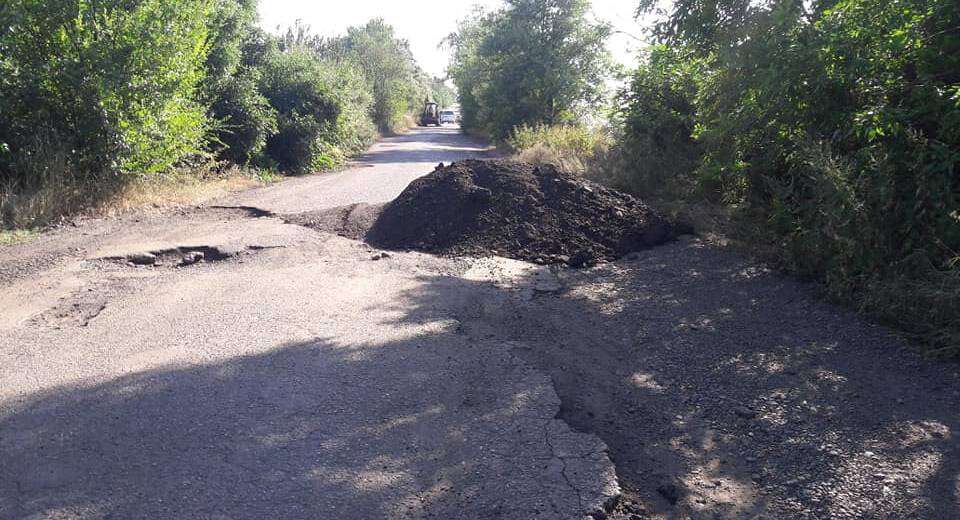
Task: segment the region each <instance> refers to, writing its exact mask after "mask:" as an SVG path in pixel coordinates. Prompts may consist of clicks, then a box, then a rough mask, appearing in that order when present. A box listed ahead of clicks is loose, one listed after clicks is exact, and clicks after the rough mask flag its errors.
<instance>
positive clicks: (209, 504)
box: [0, 327, 577, 519]
mask: <svg viewBox="0 0 960 520" xmlns="http://www.w3.org/2000/svg"><path fill="white" fill-rule="evenodd" d="M456 336H457V332H456V331H455V330H447V329H444V328H442V327H441V328H439V329H437V330H436V333H433V334H428V335H421V336H417V337H413V338H411V339H409V340H403V341H395V342H390V343H386V344H377V343H371V344H369V345H343V344H339V343H338V342H337V341H336V340H335V339H331V338H326V339H317V340H315V341H311V342H305V343H298V344H290V345H285V346H281V347H278V348H276V349H274V350H271V351H269V352H266V353H263V354H259V355H251V356H247V357H242V358H235V359H231V360H229V361H226V362H220V363H213V364H210V365H203V366H171V367H168V368H164V369H160V370H154V371H150V372H144V373H137V374H132V375H129V376H126V377H122V378H119V379H115V380H112V381H109V382H107V383H103V384H98V385H95V386H71V387H64V388H59V389H57V390H54V391H50V392H46V393H43V394H39V395H34V396H32V397H30V398H28V399H26V400H23V401H21V402H17V403H15V404H14V403H11V404H9V405H5V409H3V410H2V413H0V460H2V461H3V464H2V468H0V476H2V484H0V517H2V518H40V517H42V518H47V517H51V518H53V517H57V518H59V517H69V518H74V517H82V518H331V519H333V518H501V517H503V518H506V517H510V518H513V517H515V516H514V515H516V514H519V515H521V516H522V517H523V518H544V519H547V518H557V517H558V515H557V511H569V510H571V509H570V508H574V509H573V510H575V508H576V500H577V496H576V494H575V493H572V492H557V489H556V488H552V487H551V486H557V485H558V482H559V483H562V477H561V476H560V475H559V473H557V472H556V468H554V467H552V465H555V464H557V463H558V460H556V459H554V458H553V455H552V453H549V452H548V451H544V450H545V449H548V448H549V446H547V444H546V443H545V442H544V439H543V437H544V428H545V427H546V426H545V425H547V424H550V422H551V421H555V419H554V415H555V413H556V407H557V403H556V396H555V394H553V392H552V389H550V386H549V380H548V379H546V378H545V377H543V376H541V377H540V378H539V379H537V378H536V377H533V378H531V374H530V373H529V372H530V370H531V369H529V367H526V366H525V365H523V364H522V363H521V364H520V365H519V366H518V365H517V364H516V363H517V360H516V358H512V360H511V358H510V357H509V356H507V355H505V353H504V352H499V353H498V352H497V351H496V349H495V348H492V347H491V348H478V349H468V350H469V352H467V351H464V345H463V342H462V341H458V340H457V338H456ZM491 378H496V383H497V384H496V385H493V384H492V382H491V381H492V379H491ZM516 475H523V476H524V478H522V479H516V478H504V477H510V476H516ZM538 475H542V477H540V478H538V477H537V476H538Z"/></svg>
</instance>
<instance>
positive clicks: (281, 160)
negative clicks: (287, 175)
mask: <svg viewBox="0 0 960 520" xmlns="http://www.w3.org/2000/svg"><path fill="white" fill-rule="evenodd" d="M260 90H261V92H262V93H263V95H264V96H265V97H266V98H267V100H268V101H269V102H270V105H271V106H272V107H273V108H274V109H275V110H276V111H277V133H276V134H274V135H273V136H271V137H269V138H268V139H267V143H266V153H267V155H268V156H269V157H270V159H272V160H273V161H275V162H276V164H277V165H278V167H279V168H281V169H282V170H285V171H290V172H293V173H308V172H312V171H318V170H323V169H327V168H330V167H333V166H335V165H337V164H339V163H341V162H342V161H343V160H344V159H345V158H346V157H347V156H348V155H349V154H351V153H354V152H356V151H358V150H360V149H362V148H363V147H364V146H365V145H366V144H369V141H370V139H371V138H372V136H373V134H374V132H373V128H372V126H373V125H372V122H370V121H369V120H366V118H365V114H366V113H367V112H368V110H369V104H370V101H369V98H366V97H365V96H364V93H365V90H364V88H363V84H362V81H361V78H360V76H359V74H357V73H356V71H354V70H352V69H351V68H350V67H349V66H345V65H337V64H334V63H332V62H326V61H324V60H322V59H321V58H320V57H318V56H317V55H316V53H314V52H312V51H310V50H308V49H306V48H296V49H290V50H287V51H275V52H272V53H271V54H270V55H268V56H267V58H266V60H265V62H264V64H263V66H262V68H261V78H260Z"/></svg>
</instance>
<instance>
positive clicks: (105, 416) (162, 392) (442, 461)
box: [0, 128, 619, 519]
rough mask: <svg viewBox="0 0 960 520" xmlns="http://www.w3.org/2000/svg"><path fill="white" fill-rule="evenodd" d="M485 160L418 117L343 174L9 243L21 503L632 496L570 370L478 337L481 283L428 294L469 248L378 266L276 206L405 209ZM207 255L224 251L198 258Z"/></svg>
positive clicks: (10, 396) (15, 463)
mask: <svg viewBox="0 0 960 520" xmlns="http://www.w3.org/2000/svg"><path fill="white" fill-rule="evenodd" d="M483 153H485V147H484V146H483V145H481V144H479V143H476V142H474V141H473V140H471V139H469V138H467V137H465V136H463V135H461V134H460V133H459V132H457V131H456V130H454V129H449V128H444V129H430V130H415V131H413V132H411V133H410V134H408V135H404V136H400V137H394V138H388V139H385V140H384V141H382V142H381V143H379V144H377V145H376V146H375V147H374V148H373V149H372V150H371V151H370V153H368V154H367V155H366V156H364V157H362V158H361V159H360V160H359V161H358V162H357V163H356V164H354V165H352V166H351V167H350V168H348V169H346V170H345V171H342V172H339V173H334V174H331V175H318V176H310V177H303V178H298V179H293V180H290V181H288V182H284V183H280V184H277V185H274V186H270V187H266V188H263V189H259V190H253V191H251V192H247V193H242V194H239V195H237V196H234V197H230V198H228V199H225V200H222V201H218V203H217V206H216V207H208V208H197V209H190V210H185V211H182V212H179V213H173V214H169V213H167V214H155V215H147V214H144V215H131V216H127V217H123V218H120V219H104V220H94V221H88V222H85V223H82V224H80V225H79V226H78V227H77V228H75V229H63V230H58V231H54V232H52V233H49V234H46V235H44V236H43V237H41V238H40V239H39V240H37V241H35V242H31V243H29V244H23V245H20V246H15V247H11V248H6V249H5V250H3V251H0V260H2V263H3V265H4V266H5V268H4V270H3V271H0V282H2V283H3V287H4V289H3V291H2V293H3V297H2V302H0V303H2V304H3V307H2V311H0V313H2V318H0V359H2V363H0V381H2V385H0V460H2V461H3V462H2V464H0V518H58V519H59V518H258V519H259V518H331V519H333V518H438V519H450V518H505V517H511V518H517V517H519V518H542V519H554V518H582V517H583V516H584V515H585V514H587V513H591V512H594V511H600V510H601V509H602V508H603V507H604V506H605V505H608V503H609V502H610V500H611V499H612V498H613V497H615V496H616V495H617V494H618V493H619V488H618V486H617V482H616V476H615V474H614V469H613V465H612V463H611V462H610V460H609V458H608V457H607V454H606V446H605V445H604V444H603V442H602V441H600V440H599V439H598V438H597V437H596V436H593V435H589V434H585V433H578V432H575V431H573V430H571V429H570V428H569V426H567V424H566V423H564V422H563V421H561V420H559V419H557V418H556V415H557V413H558V411H559V408H560V401H559V398H558V397H557V394H556V392H555V391H554V389H553V385H552V383H551V381H550V379H549V377H547V376H546V375H545V374H544V373H543V372H540V371H537V370H535V369H534V368H533V367H532V366H531V365H530V364H528V363H526V362H525V361H523V360H522V359H520V358H519V357H517V356H516V355H515V354H514V349H515V345H513V344H511V343H510V342H507V341H502V340H499V339H489V340H485V339H482V338H472V337H470V336H468V335H466V334H465V333H464V331H463V327H462V324H461V323H460V322H459V321H458V320H457V319H456V318H455V317H454V316H453V314H452V308H453V307H454V306H455V304H456V303H457V302H458V301H459V300H458V299H457V298H453V299H451V300H448V301H444V299H443V298H440V299H434V300H432V301H430V302H422V301H420V300H419V299H418V298H416V296H415V295H417V294H420V293H422V292H423V291H425V290H426V289H425V287H424V285H425V284H427V283H428V280H429V279H431V278H433V277H437V276H448V275H455V273H457V272H461V271H463V269H464V262H467V263H469V261H467V260H451V259H440V258H434V257H430V256H426V255H420V254H412V253H411V254H395V255H392V256H391V257H390V258H389V259H384V260H383V261H373V260H371V258H372V256H373V254H374V253H375V251H373V250H371V249H370V248H369V247H368V246H366V245H364V244H362V243H359V242H355V241H351V240H347V239H344V238H340V237H336V236H332V235H327V234H320V233H316V232H313V231H310V230H307V229H305V228H302V227H299V226H295V225H288V224H286V223H284V222H283V221H282V220H281V219H279V218H276V217H273V216H271V215H272V214H273V213H293V212H297V211H306V210H315V209H318V208H323V207H331V206H336V205H340V204H343V203H352V202H383V201H386V200H389V199H391V198H393V197H394V196H396V195H397V194H398V193H399V192H400V191H401V190H402V189H403V188H404V187H405V186H406V184H407V183H408V182H409V181H410V180H412V179H414V178H416V177H417V176H419V175H422V174H425V173H428V172H429V171H431V170H432V169H433V167H434V166H436V163H438V162H440V161H452V160H455V159H458V158H462V157H467V156H476V155H480V154H483ZM251 208H257V210H256V211H254V210H252V209H251ZM194 251H200V252H204V253H205V258H204V259H203V260H201V261H198V260H197V257H194V256H190V259H191V260H190V262H191V263H186V260H185V259H186V258H187V255H189V254H190V253H192V252H194ZM144 258H150V259H149V260H143V259H144ZM127 259H129V260H133V262H127V261H126V260H127ZM134 262H136V264H141V263H144V262H149V263H150V264H151V265H135V264H134Z"/></svg>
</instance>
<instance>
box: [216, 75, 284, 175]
mask: <svg viewBox="0 0 960 520" xmlns="http://www.w3.org/2000/svg"><path fill="white" fill-rule="evenodd" d="M259 82H260V72H259V70H257V69H252V68H247V67H244V68H242V69H240V70H238V71H237V72H236V73H234V74H233V75H232V76H230V77H228V78H227V79H226V80H224V81H223V83H222V84H221V85H220V86H219V87H218V89H217V97H216V99H215V100H214V101H213V104H212V105H211V112H212V113H213V114H215V115H216V117H217V118H218V119H219V121H220V125H219V128H218V138H217V141H218V143H219V144H220V150H219V151H220V156H221V157H223V158H224V159H227V160H229V161H231V162H233V163H236V164H250V163H256V162H258V161H261V162H262V159H263V158H262V153H263V151H264V149H265V148H266V146H267V139H269V138H270V137H272V136H273V135H275V134H276V133H277V112H276V110H274V108H273V107H272V106H270V102H269V101H268V100H267V98H266V97H264V95H263V94H262V93H261V92H260V90H259Z"/></svg>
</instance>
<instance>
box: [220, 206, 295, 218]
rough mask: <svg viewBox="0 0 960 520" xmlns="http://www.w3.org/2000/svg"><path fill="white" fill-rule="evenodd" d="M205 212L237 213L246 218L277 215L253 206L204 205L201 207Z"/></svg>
mask: <svg viewBox="0 0 960 520" xmlns="http://www.w3.org/2000/svg"><path fill="white" fill-rule="evenodd" d="M203 211H204V212H206V213H210V212H217V213H225V214H228V215H237V214H240V216H243V217H248V218H269V217H275V216H277V215H276V214H275V213H274V212H272V211H270V210H266V209H262V208H257V207H254V206H206V207H204V208H203Z"/></svg>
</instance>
